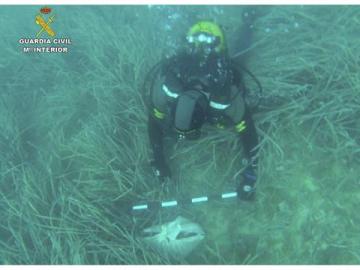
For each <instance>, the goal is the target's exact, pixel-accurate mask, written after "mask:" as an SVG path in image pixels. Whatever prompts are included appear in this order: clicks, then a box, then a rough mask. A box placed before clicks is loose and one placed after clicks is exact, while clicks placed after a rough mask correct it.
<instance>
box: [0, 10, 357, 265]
mask: <svg viewBox="0 0 360 270" xmlns="http://www.w3.org/2000/svg"><path fill="white" fill-rule="evenodd" d="M40 8H42V7H41V6H1V8H0V21H1V23H0V31H1V35H2V38H1V39H0V54H1V57H0V71H1V72H0V89H1V92H0V162H1V163H0V164H1V165H0V166H1V168H0V263H1V264H359V263H360V228H359V224H360V215H359V210H358V209H359V207H360V203H359V202H360V192H359V188H360V182H359V181H360V180H359V179H360V178H359V175H360V169H359V166H358V165H359V161H360V147H359V145H360V136H359V131H360V110H359V108H360V95H359V94H360V73H359V70H360V58H359V56H360V40H359V27H360V7H359V6H306V5H305V6H254V11H255V12H256V14H258V18H257V19H256V21H255V23H254V25H253V31H254V36H253V40H252V43H251V44H250V47H248V48H247V50H246V51H241V49H240V48H242V46H243V44H244V42H246V41H243V40H239V31H240V30H241V27H242V23H243V22H242V18H243V11H244V6H60V5H59V6H56V5H55V6H51V8H52V12H53V13H54V14H56V17H55V21H54V22H53V23H52V24H51V25H52V27H53V29H54V31H55V32H56V37H67V38H71V41H72V44H71V45H68V48H69V52H68V53H52V54H50V53H24V52H23V51H22V47H23V45H22V44H19V39H20V38H26V37H32V38H34V37H35V35H36V33H37V32H38V31H39V29H40V28H39V25H37V24H36V23H35V16H36V15H37V14H38V13H39V10H40ZM200 19H211V20H214V21H216V22H217V23H219V24H221V25H222V26H223V28H224V31H225V34H226V38H227V43H228V48H229V54H230V55H233V56H236V57H244V58H245V56H246V67H247V68H248V69H249V70H251V71H252V72H253V73H254V75H255V76H256V77H257V78H258V80H259V81H260V82H261V84H262V86H263V94H262V98H261V103H260V105H259V106H258V107H256V108H253V114H254V120H255V123H256V127H257V131H258V134H259V137H260V143H259V170H258V183H257V194H256V200H255V201H254V202H242V201H239V200H236V199H235V200H229V201H227V202H223V203H220V202H213V203H211V202H209V203H204V204H199V205H194V206H191V207H186V208H185V207H184V208H182V207H178V208H172V209H163V210H161V211H158V212H153V213H147V214H143V215H136V216H134V215H133V214H132V213H131V212H129V211H128V208H129V207H130V206H131V205H132V204H136V203H138V202H141V201H148V200H164V199H174V198H179V197H181V196H190V197H196V196H202V195H208V194H212V193H221V192H224V191H226V190H229V189H230V190H231V188H232V187H233V188H235V186H234V175H236V174H237V173H239V170H241V169H243V168H239V166H238V164H239V162H238V161H241V158H242V155H243V154H242V153H241V152H239V151H238V150H237V149H238V148H237V145H238V140H237V137H236V134H234V133H233V132H232V131H231V130H218V129H215V128H212V127H208V128H206V130H205V131H204V132H205V133H206V136H204V137H203V138H201V139H200V140H198V141H196V142H184V143H179V142H174V141H172V140H171V139H167V140H166V145H167V148H166V152H167V153H166V156H167V157H168V159H169V160H170V162H169V164H170V166H171V168H172V170H173V175H174V180H173V181H177V182H178V189H177V190H176V192H175V191H173V192H165V191H163V190H162V189H161V188H160V186H159V183H158V181H157V179H156V178H155V177H154V176H153V173H152V171H151V168H150V165H149V160H150V159H151V151H150V145H149V141H148V135H147V113H148V109H147V103H148V101H147V99H146V97H147V93H146V91H145V90H144V88H143V85H144V79H145V77H146V74H147V73H148V72H149V71H150V70H151V67H152V66H154V65H155V64H156V63H157V62H159V61H160V60H161V59H163V58H164V57H167V56H169V55H172V54H174V52H175V51H176V50H177V49H179V48H180V47H181V46H182V45H183V38H184V34H185V33H186V31H187V30H188V27H189V26H190V25H191V24H192V23H194V22H196V21H197V20H200ZM42 37H46V35H45V33H43V36H42ZM244 61H245V60H244ZM244 79H245V82H246V85H247V87H248V89H249V91H250V93H251V92H252V91H253V93H256V91H257V86H256V84H255V83H254V81H253V80H252V78H251V77H249V76H244ZM178 215H181V216H184V217H186V218H188V219H190V220H192V221H194V222H196V223H198V224H199V225H200V226H201V227H202V228H203V230H204V232H205V239H204V240H203V242H202V243H201V244H200V245H199V246H198V247H197V248H196V249H195V250H194V251H193V252H192V253H191V255H190V256H188V257H186V258H183V259H178V258H168V257H164V256H162V255H161V254H158V253H156V252H154V251H153V250H152V249H150V248H149V247H148V246H146V245H144V243H143V242H142V239H141V237H140V232H141V230H142V229H143V228H145V227H147V226H150V225H154V224H161V223H163V222H168V221H170V220H173V219H174V218H175V217H176V216H178Z"/></svg>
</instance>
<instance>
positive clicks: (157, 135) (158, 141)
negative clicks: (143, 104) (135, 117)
mask: <svg viewBox="0 0 360 270" xmlns="http://www.w3.org/2000/svg"><path fill="white" fill-rule="evenodd" d="M153 110H156V109H155V108H154V109H153ZM148 134H149V140H150V145H151V148H152V151H153V156H154V160H157V161H159V162H164V160H165V159H164V153H163V137H164V133H163V130H162V126H161V124H160V123H159V120H158V119H155V117H154V115H152V114H150V115H149V119H148Z"/></svg>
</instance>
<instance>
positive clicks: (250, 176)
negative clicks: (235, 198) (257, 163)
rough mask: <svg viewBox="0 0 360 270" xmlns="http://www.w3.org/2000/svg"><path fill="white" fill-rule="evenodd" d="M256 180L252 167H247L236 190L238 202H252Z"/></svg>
mask: <svg viewBox="0 0 360 270" xmlns="http://www.w3.org/2000/svg"><path fill="white" fill-rule="evenodd" d="M256 179H257V177H256V174H255V171H254V169H253V167H251V166H248V167H247V168H246V169H245V171H244V172H243V173H242V180H241V182H240V185H239V186H238V189H237V192H238V194H239V197H240V200H244V201H252V200H254V199H255V183H256Z"/></svg>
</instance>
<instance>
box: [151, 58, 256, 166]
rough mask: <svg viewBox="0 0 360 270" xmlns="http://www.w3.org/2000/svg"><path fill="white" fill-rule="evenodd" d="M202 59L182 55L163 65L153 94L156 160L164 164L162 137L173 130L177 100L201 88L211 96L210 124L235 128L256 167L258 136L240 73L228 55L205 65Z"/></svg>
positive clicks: (153, 137)
mask: <svg viewBox="0 0 360 270" xmlns="http://www.w3.org/2000/svg"><path fill="white" fill-rule="evenodd" d="M199 61H200V59H196V57H194V56H192V55H189V54H186V53H181V54H179V55H178V56H175V57H173V58H171V59H169V60H168V61H166V64H164V65H163V67H162V69H161V72H160V74H158V75H157V78H156V79H155V83H154V85H153V89H152V93H151V106H152V107H151V112H150V115H149V122H148V132H149V138H150V143H151V145H152V149H153V153H154V158H155V160H157V161H158V162H160V163H162V162H165V159H164V155H163V137H164V135H165V133H166V132H168V130H171V125H172V123H173V114H174V107H175V106H176V98H177V96H178V95H180V94H181V93H182V92H183V91H187V90H190V89H199V90H201V91H204V92H206V93H208V94H209V102H210V106H209V110H208V117H207V121H208V122H209V123H211V124H214V125H216V126H217V127H219V128H226V127H232V128H234V129H235V131H236V132H237V133H238V134H239V139H240V141H241V143H242V144H243V146H244V150H245V155H246V158H247V159H248V161H249V162H250V163H249V164H251V165H253V166H256V164H257V158H256V152H257V151H256V149H255V147H256V146H257V144H258V136H257V132H256V129H255V126H254V122H253V119H252V116H251V113H250V111H249V108H248V107H247V106H246V104H245V102H244V99H243V95H242V93H243V91H244V84H243V81H242V78H241V74H240V72H239V71H238V70H237V69H236V68H235V66H234V63H232V61H231V60H230V59H229V58H228V57H226V56H225V55H218V56H216V57H215V56H214V57H212V58H210V59H208V61H207V62H206V64H204V65H203V66H201V65H200V64H199Z"/></svg>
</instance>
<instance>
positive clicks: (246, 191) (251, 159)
mask: <svg viewBox="0 0 360 270" xmlns="http://www.w3.org/2000/svg"><path fill="white" fill-rule="evenodd" d="M236 129H237V131H238V132H239V135H240V136H239V138H240V141H241V143H242V145H243V148H244V152H245V153H244V154H245V158H246V161H247V164H246V167H245V170H244V171H243V172H242V179H241V181H240V183H239V186H238V193H239V196H240V199H242V200H252V199H254V196H255V184H256V180H257V176H256V175H257V172H256V171H257V164H258V160H257V144H258V135H257V132H256V128H255V124H254V121H253V119H252V117H251V113H250V111H249V109H248V108H246V107H245V113H244V116H243V120H242V121H241V122H240V123H239V124H238V125H236ZM239 130H240V131H239ZM242 166H243V165H241V167H242Z"/></svg>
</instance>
